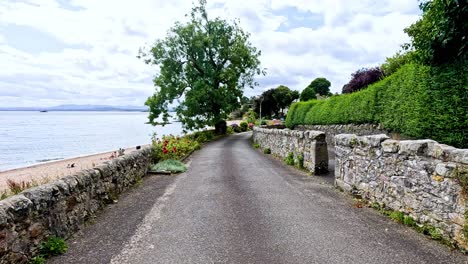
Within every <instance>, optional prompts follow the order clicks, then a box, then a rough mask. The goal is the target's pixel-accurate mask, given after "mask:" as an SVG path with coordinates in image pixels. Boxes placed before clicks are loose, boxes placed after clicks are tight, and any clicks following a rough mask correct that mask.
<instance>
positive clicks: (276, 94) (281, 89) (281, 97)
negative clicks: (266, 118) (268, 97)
mask: <svg viewBox="0 0 468 264" xmlns="http://www.w3.org/2000/svg"><path fill="white" fill-rule="evenodd" d="M272 96H273V99H274V100H275V101H276V105H277V107H278V108H279V111H280V112H281V113H283V110H284V109H285V108H287V107H289V106H290V105H291V103H292V102H293V101H294V100H296V99H299V92H298V91H293V90H291V89H289V88H288V87H286V86H284V85H280V86H278V87H277V88H276V89H274V90H273V94H272Z"/></svg>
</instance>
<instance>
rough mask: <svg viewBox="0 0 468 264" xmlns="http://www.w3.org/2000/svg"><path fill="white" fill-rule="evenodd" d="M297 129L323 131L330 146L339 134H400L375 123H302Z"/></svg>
mask: <svg viewBox="0 0 468 264" xmlns="http://www.w3.org/2000/svg"><path fill="white" fill-rule="evenodd" d="M294 129H295V130H300V131H304V130H317V131H323V132H325V134H326V135H327V138H326V140H327V144H328V146H334V145H335V142H334V140H333V138H334V137H335V136H336V135H338V134H356V135H358V136H364V135H377V134H387V135H390V137H392V138H394V137H397V136H398V135H391V134H390V133H388V131H386V130H385V129H383V128H382V127H381V126H380V125H375V124H361V125H354V124H349V125H307V126H305V125H300V126H296V127H295V128H294Z"/></svg>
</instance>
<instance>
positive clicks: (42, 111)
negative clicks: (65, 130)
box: [39, 110, 47, 113]
mask: <svg viewBox="0 0 468 264" xmlns="http://www.w3.org/2000/svg"><path fill="white" fill-rule="evenodd" d="M39 112H41V113H47V110H41V111H39Z"/></svg>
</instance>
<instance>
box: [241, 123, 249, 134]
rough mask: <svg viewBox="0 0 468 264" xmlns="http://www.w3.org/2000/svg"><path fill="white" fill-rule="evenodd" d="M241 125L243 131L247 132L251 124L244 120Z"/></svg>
mask: <svg viewBox="0 0 468 264" xmlns="http://www.w3.org/2000/svg"><path fill="white" fill-rule="evenodd" d="M239 127H240V130H241V131H242V132H245V131H247V129H249V124H248V123H247V122H244V121H243V122H241V123H240V124H239Z"/></svg>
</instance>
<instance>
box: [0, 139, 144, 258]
mask: <svg viewBox="0 0 468 264" xmlns="http://www.w3.org/2000/svg"><path fill="white" fill-rule="evenodd" d="M150 162H151V148H143V149H141V150H139V151H135V152H132V153H130V154H127V155H125V156H122V157H120V158H117V159H115V160H113V161H109V162H107V163H106V164H104V165H101V166H98V167H96V168H94V169H89V170H84V171H82V172H80V173H78V174H75V175H70V176H67V177H64V178H61V179H59V180H57V181H54V182H52V183H49V184H46V185H41V186H39V187H36V188H32V189H29V190H26V191H23V192H22V193H20V194H18V195H14V196H12V197H10V198H7V199H5V200H3V201H0V263H28V259H29V258H30V257H31V256H32V255H34V254H35V253H36V252H37V250H38V245H39V244H40V243H41V242H42V241H43V240H44V239H46V238H47V237H48V236H58V237H62V238H68V237H70V236H71V235H72V234H74V233H75V232H76V231H78V230H79V229H80V228H81V227H82V226H83V224H84V223H85V222H86V221H87V220H88V219H90V218H91V217H93V216H94V215H95V213H96V212H97V211H98V210H100V209H102V208H103V207H104V206H105V205H106V204H108V203H112V202H113V200H115V199H117V197H118V195H119V194H120V193H122V192H123V191H125V190H127V189H129V188H130V187H131V186H132V185H133V184H134V183H136V182H137V181H139V180H140V179H141V178H142V177H144V176H145V175H146V173H147V169H148V167H149V165H150Z"/></svg>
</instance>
